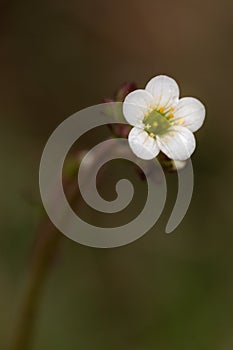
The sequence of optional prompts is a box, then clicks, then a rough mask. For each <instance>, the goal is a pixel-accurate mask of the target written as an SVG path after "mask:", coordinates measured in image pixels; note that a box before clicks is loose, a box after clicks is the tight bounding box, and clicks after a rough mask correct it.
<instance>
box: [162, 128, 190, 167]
mask: <svg viewBox="0 0 233 350" xmlns="http://www.w3.org/2000/svg"><path fill="white" fill-rule="evenodd" d="M157 144H158V146H159V148H160V150H161V151H162V152H163V153H165V154H166V155H167V156H168V157H169V158H171V159H174V160H186V159H188V158H189V157H190V156H191V154H192V153H193V152H194V150H195V147H196V141H195V138H194V135H193V133H192V132H191V131H190V130H189V129H187V128H184V127H182V126H176V127H173V129H172V130H171V131H170V132H169V133H167V134H164V135H162V136H161V135H160V136H157Z"/></svg>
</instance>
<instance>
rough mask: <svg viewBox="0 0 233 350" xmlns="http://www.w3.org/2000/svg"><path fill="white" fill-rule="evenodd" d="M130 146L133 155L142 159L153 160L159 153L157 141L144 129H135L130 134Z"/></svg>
mask: <svg viewBox="0 0 233 350" xmlns="http://www.w3.org/2000/svg"><path fill="white" fill-rule="evenodd" d="M128 140H129V145H130V148H131V149H132V151H133V153H134V154H136V156H137V157H139V158H142V159H153V158H155V157H156V156H157V154H158V153H159V148H158V146H157V143H156V141H155V139H153V138H152V137H150V136H149V135H148V133H147V132H146V131H144V130H142V129H139V128H136V127H134V128H133V129H132V130H131V131H130V133H129V139H128Z"/></svg>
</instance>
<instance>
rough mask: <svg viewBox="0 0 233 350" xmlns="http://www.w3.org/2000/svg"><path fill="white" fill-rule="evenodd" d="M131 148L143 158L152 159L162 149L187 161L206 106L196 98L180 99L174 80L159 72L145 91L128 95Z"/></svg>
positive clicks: (127, 112)
mask: <svg viewBox="0 0 233 350" xmlns="http://www.w3.org/2000/svg"><path fill="white" fill-rule="evenodd" d="M123 113H124V116H125V119H126V120H127V122H128V123H129V124H130V125H132V126H134V128H132V130H131V131H130V133H129V139H128V140H129V145H130V147H131V149H132V151H133V152H134V153H135V154H136V156H138V157H139V158H142V159H152V158H154V157H156V156H157V155H158V153H159V151H160V150H161V151H162V152H163V153H165V154H166V155H167V156H168V157H169V158H171V159H174V160H186V159H188V158H189V157H190V156H191V154H192V153H193V152H194V150H195V147H196V142H195V138H194V135H193V132H194V131H196V130H198V129H199V128H200V127H201V126H202V124H203V122H204V119H205V107H204V106H203V104H202V103H201V102H200V101H199V100H197V99H195V98H193V97H183V98H181V99H179V87H178V85H177V83H176V82H175V80H174V79H172V78H169V77H167V76H165V75H159V76H157V77H155V78H153V79H151V80H150V81H149V83H148V84H147V85H146V88H145V90H142V89H139V90H135V91H133V92H131V93H130V94H128V95H127V96H126V98H125V100H124V103H123Z"/></svg>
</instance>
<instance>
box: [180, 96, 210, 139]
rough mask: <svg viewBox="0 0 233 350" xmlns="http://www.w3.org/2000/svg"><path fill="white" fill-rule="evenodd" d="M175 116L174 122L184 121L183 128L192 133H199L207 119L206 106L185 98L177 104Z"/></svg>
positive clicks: (191, 98) (193, 99)
mask: <svg viewBox="0 0 233 350" xmlns="http://www.w3.org/2000/svg"><path fill="white" fill-rule="evenodd" d="M173 114H174V119H173V120H174V121H177V120H182V122H183V126H185V127H186V128H188V129H189V130H191V131H193V132H194V131H197V130H198V129H199V128H200V127H201V126H202V124H203V122H204V119H205V107H204V105H203V104H202V103H201V102H200V101H199V100H197V99H196V98H193V97H184V98H181V99H180V100H179V102H178V103H177V105H176V107H175V110H174V112H173Z"/></svg>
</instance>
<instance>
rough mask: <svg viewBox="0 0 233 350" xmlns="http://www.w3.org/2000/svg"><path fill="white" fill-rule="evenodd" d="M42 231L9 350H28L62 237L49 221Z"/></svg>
mask: <svg viewBox="0 0 233 350" xmlns="http://www.w3.org/2000/svg"><path fill="white" fill-rule="evenodd" d="M42 230H43V231H42V232H43V236H44V237H43V238H42V239H40V242H38V243H39V244H38V245H37V247H36V252H35V255H34V258H33V260H32V261H31V264H30V267H29V271H28V277H27V281H26V285H25V289H24V294H23V300H22V305H21V309H20V310H19V313H20V318H19V320H18V323H17V325H16V331H15V333H14V337H13V342H12V345H11V347H10V349H11V350H28V349H30V346H31V341H32V336H33V329H34V323H35V316H36V312H37V308H38V302H39V298H40V295H41V291H42V287H43V285H44V283H45V280H46V277H47V274H48V271H49V268H50V265H51V262H52V261H53V259H54V257H55V254H56V253H57V249H58V243H59V241H60V238H61V237H62V235H61V234H60V233H59V232H58V231H57V230H56V228H55V227H54V226H53V225H52V223H50V222H49V221H48V222H46V223H45V224H44V225H42Z"/></svg>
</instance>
